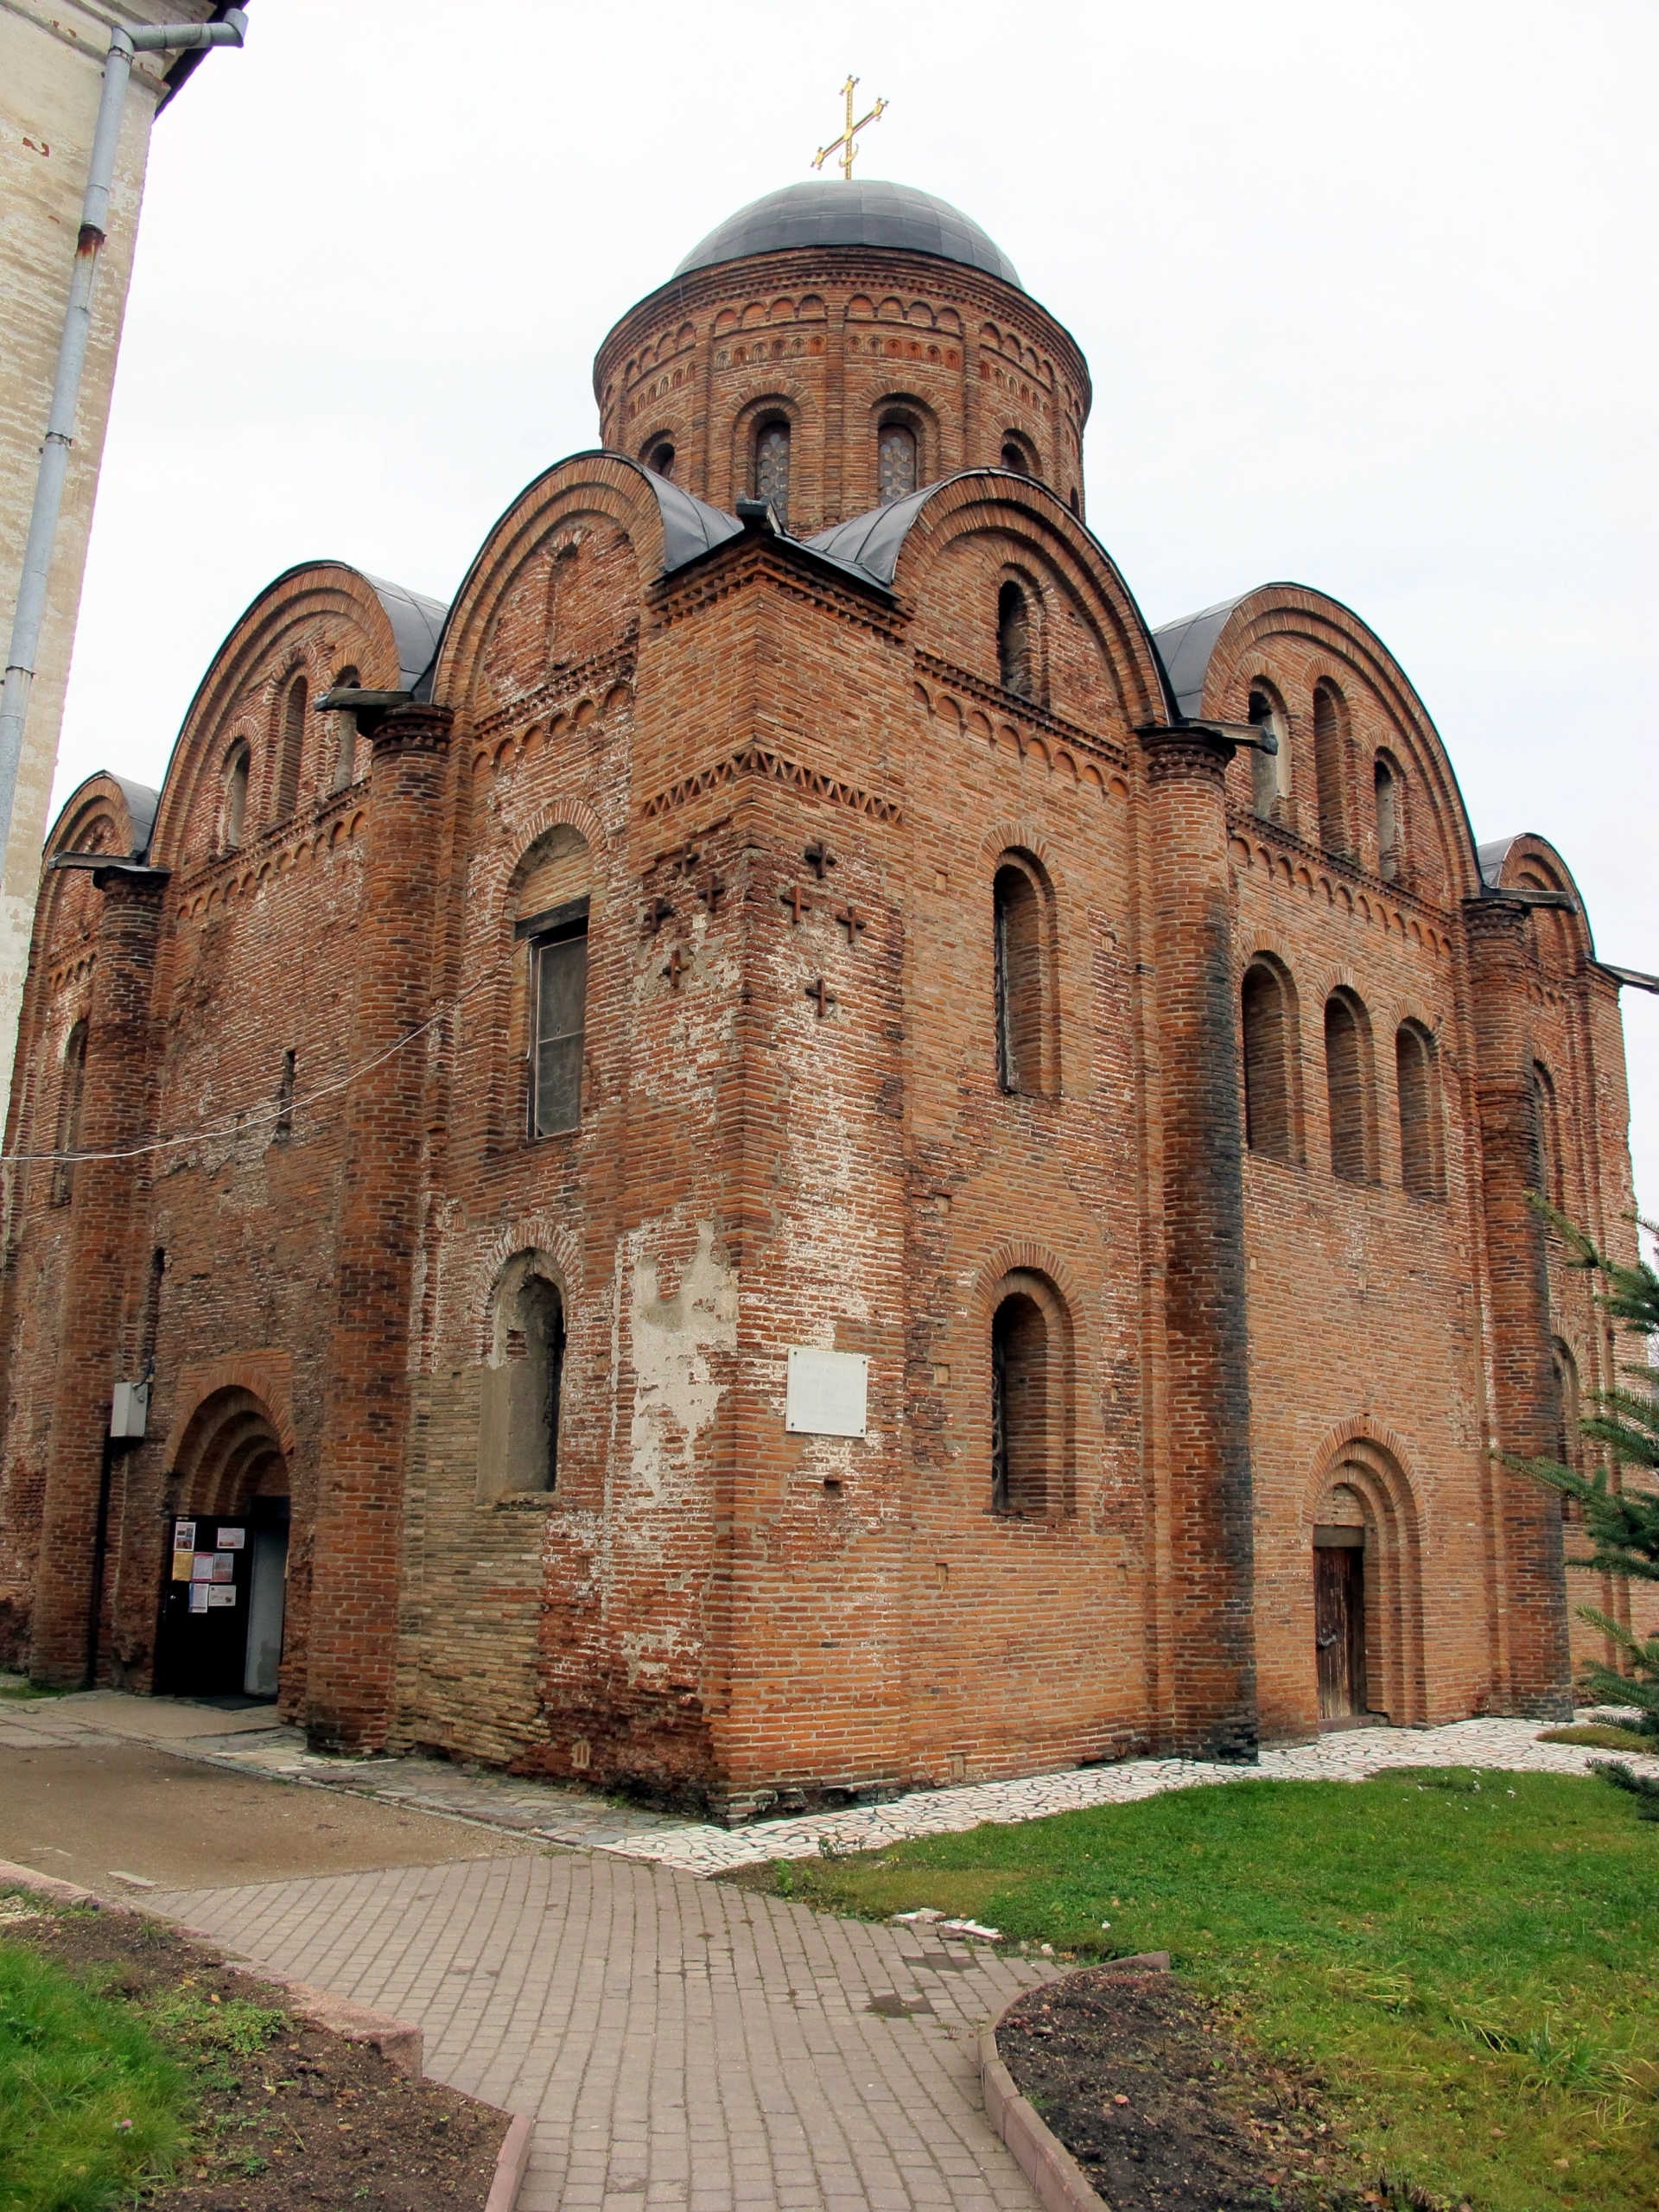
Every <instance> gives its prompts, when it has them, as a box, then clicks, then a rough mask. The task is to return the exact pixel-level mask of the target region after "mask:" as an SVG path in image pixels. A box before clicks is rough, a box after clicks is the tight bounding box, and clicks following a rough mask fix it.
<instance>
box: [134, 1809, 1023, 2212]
mask: <svg viewBox="0 0 1659 2212" xmlns="http://www.w3.org/2000/svg"><path fill="white" fill-rule="evenodd" d="M148 1907H149V1909H150V1910H156V1911H160V1912H162V1913H165V1914H167V1915H168V1916H170V1917H173V1918H176V1919H179V1920H181V1921H183V1922H185V1923H188V1925H190V1926H192V1927H195V1928H200V1929H207V1930H208V1931H210V1932H211V1933H212V1934H213V1936H215V1937H217V1938H218V1939H219V1941H220V1942H223V1943H224V1944H225V1945H226V1950H227V1952H228V1953H231V1954H232V1955H239V1956H243V1957H246V1958H249V1959H251V1960H253V1961H256V1962H257V1963H258V1964H260V1965H263V1966H266V1967H273V1968H275V1969H276V1970H277V1971H278V1972H280V1973H283V1974H294V1975H297V1976H300V1977H301V1978H302V1979H303V1980H307V1981H310V1982H313V1983H316V1984H320V1985H321V1986H323V1987H325V1988H327V1989H329V1990H331V1991H333V1992H334V1993H336V1994H337V1995H340V1996H343V1997H347V1998H351V1999H356V2000H357V2001H358V2002H359V2003H362V2004H366V2005H374V2006H376V2007H378V2009H380V2010H382V2011H385V2012H393V2013H396V2014H397V2016H398V2017H399V2018H404V2019H407V2020H410V2021H414V2022H417V2023H418V2024H420V2025H421V2027H422V2028H423V2030H424V2031H425V2034H426V2054H427V2055H426V2063H427V2070H428V2071H429V2073H431V2074H434V2075H437V2076H438V2077H439V2078H440V2079H441V2080H442V2081H445V2082H450V2083H452V2084H453V2085H454V2087H455V2088H460V2089H463V2090H466V2091H467V2092H468V2093H470V2094H474V2095H477V2096H481V2097H485V2098H487V2099H488V2100H489V2101H491V2102H492V2103H494V2104H499V2105H504V2106H506V2107H509V2108H510V2109H512V2111H515V2112H523V2113H532V2114H533V2115H534V2116H535V2118H536V2121H537V2137H536V2149H535V2152H534V2153H533V2154H532V2158H531V2168H530V2174H529V2177H528V2179H527V2181H526V2183H525V2187H524V2195H523V2196H522V2197H521V2199H520V2204H521V2207H522V2209H523V2212H555V2208H556V2212H639V2208H641V2207H642V2206H643V2207H645V2208H646V2212H655V2208H658V2207H662V2208H668V2207H674V2208H685V2212H733V2208H736V2212H773V2208H776V2212H952V2209H953V2208H957V2207H961V2208H963V2212H969V2208H971V2212H998V2208H1007V2212H1016V2208H1017V2212H1030V2209H1031V2208H1033V2206H1034V2203H1035V2199H1034V2197H1033V2194H1032V2191H1031V2188H1030V2185H1029V2183H1027V2181H1026V2179H1025V2177H1024V2176H1023V2175H1022V2174H1021V2173H1020V2171H1019V2169H1018V2167H1017V2166H1015V2164H1014V2161H1013V2159H1012V2158H1010V2156H1009V2155H1008V2152H1007V2150H1006V2149H1005V2148H1004V2146H1003V2145H1002V2143H1001V2140H1000V2139H998V2138H997V2137H996V2136H995V2135H994V2134H993V2133H992V2132H991V2130H990V2128H989V2126H988V2124H987V2122H986V2120H985V2118H984V2114H983V2112H982V2107H981V2104H980V2095H979V2075H978V2067H977V2063H976V2052H975V2041H976V2034H977V2031H978V2030H979V2028H980V2027H981V2026H982V2024H984V2023H985V2022H986V2021H987V2020H988V2019H990V2018H993V2017H994V2016H995V2014H996V2013H997V2012H1000V2011H1001V2008H1002V2007H1003V2005H1006V2004H1007V2002H1008V2000H1009V1999H1011V1998H1012V1997H1013V1996H1014V1994H1015V1993H1016V1992H1017V1991H1018V1990H1020V1989H1021V1988H1023V1987H1026V1986H1029V1985H1030V1984H1031V1983H1033V1982H1034V1981H1037V1980H1041V1979H1043V1978H1044V1977H1045V1975H1046V1974H1048V1973H1050V1972H1052V1969H1051V1968H1049V1967H1046V1966H1044V1965H1043V1964H1042V1963H1041V1962H1039V1961H1028V1960H1022V1959H1007V1958H1001V1957H998V1956H996V1955H994V1954H992V1953H989V1952H987V1951H983V1950H979V1949H977V1948H973V1947H969V1946H968V1945H965V1944H962V1943H956V1942H943V1941H940V1940H938V1939H937V1938H932V1937H929V1936H919V1935H912V1934H911V1933H910V1932H909V1931H907V1930H906V1931H900V1930H898V1929H888V1928H874V1927H869V1926H867V1925H865V1924H863V1923H859V1922H853V1921H842V1920H835V1919H831V1918H829V1917H828V1916H824V1915H823V1914H819V1913H815V1912H811V1911H809V1910H807V1909H806V1908H805V1907H804V1906H800V1905H791V1904H786V1903H785V1902H784V1901H783V1900H781V1899H779V1898H773V1897H760V1896H756V1895H753V1894H752V1893H750V1892H747V1891H741V1890H737V1889H734V1888H733V1887H731V1886H730V1885H728V1884H725V1883H716V1882H709V1881H700V1880H697V1879H696V1878H693V1877H690V1876H688V1875H685V1874H681V1873H675V1872H671V1871H669V1870H668V1869H666V1868H664V1867H662V1866H651V1865H644V1864H639V1863H635V1862H631V1861H629V1860H627V1859H622V1858H620V1857H616V1856H614V1855H612V1854H608V1853H592V1854H588V1855H582V1856H578V1855H576V1854H574V1853H557V1854H551V1853H550V1854H543V1855H540V1856H534V1857H522V1858H512V1859H492V1860H482V1861H473V1862H470V1863H467V1864H461V1865H454V1866H442V1867H434V1868H429V1869H426V1870H417V1869H404V1870H399V1871H393V1872H385V1873H378V1874H360V1875H356V1876H349V1877H341V1878H337V1879H332V1880H327V1881H299V1882H278V1883H270V1884H262V1885H253V1886H250V1887H244V1888H236V1889H216V1890H180V1891H170V1892H166V1893H161V1894H158V1895H156V1896H155V1897H152V1898H150V1899H149V1900H148Z"/></svg>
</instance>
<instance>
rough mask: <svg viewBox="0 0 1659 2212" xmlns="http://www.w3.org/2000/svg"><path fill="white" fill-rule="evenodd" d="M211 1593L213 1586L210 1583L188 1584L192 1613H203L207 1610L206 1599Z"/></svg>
mask: <svg viewBox="0 0 1659 2212" xmlns="http://www.w3.org/2000/svg"><path fill="white" fill-rule="evenodd" d="M212 1595H213V1586H212V1584H211V1583H207V1582H193V1583H192V1584H191V1585H190V1610H191V1611H192V1612H193V1613H205V1612H206V1611H207V1600H208V1599H209V1598H210V1597H211V1596H212Z"/></svg>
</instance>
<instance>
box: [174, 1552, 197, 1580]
mask: <svg viewBox="0 0 1659 2212" xmlns="http://www.w3.org/2000/svg"><path fill="white" fill-rule="evenodd" d="M194 1557H195V1554H194V1552H188V1551H175V1553H174V1554H173V1580H175V1582H188V1580H190V1563H191V1561H192V1560H194Z"/></svg>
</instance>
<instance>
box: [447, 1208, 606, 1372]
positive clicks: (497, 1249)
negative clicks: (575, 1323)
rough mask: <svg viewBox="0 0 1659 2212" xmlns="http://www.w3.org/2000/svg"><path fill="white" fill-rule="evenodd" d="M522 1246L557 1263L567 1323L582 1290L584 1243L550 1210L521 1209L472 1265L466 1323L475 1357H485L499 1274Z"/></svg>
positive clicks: (555, 1268) (487, 1352)
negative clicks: (523, 1211) (528, 1211)
mask: <svg viewBox="0 0 1659 2212" xmlns="http://www.w3.org/2000/svg"><path fill="white" fill-rule="evenodd" d="M520 1252H539V1253H541V1254H542V1255H543V1256H544V1257H545V1258H546V1259H548V1260H550V1261H551V1262H552V1264H553V1269H554V1273H555V1274H556V1276H557V1277H558V1284H559V1292H560V1295H561V1296H562V1297H563V1300H564V1303H565V1313H566V1325H567V1326H569V1317H570V1315H571V1313H573V1312H574V1310H575V1306H576V1305H577V1302H578V1300H580V1297H581V1294H582V1243H581V1240H580V1238H578V1237H576V1236H574V1235H573V1234H572V1233H571V1231H570V1230H569V1229H568V1228H566V1227H565V1226H564V1225H563V1224H561V1223H557V1222H555V1221H552V1220H551V1219H550V1218H549V1217H548V1216H547V1215H546V1214H520V1215H518V1216H516V1217H514V1218H513V1219H512V1221H510V1222H507V1223H506V1224H504V1226H503V1227H502V1228H501V1229H499V1230H497V1232H496V1234H495V1235H494V1236H493V1237H492V1238H491V1239H490V1241H489V1243H487V1244H486V1246H485V1247H484V1249H482V1250H481V1251H480V1253H479V1254H478V1255H477V1257H476V1259H475V1260H474V1264H473V1267H472V1268H471V1270H470V1274H469V1281H470V1284H471V1289H470V1291H469V1293H468V1297H467V1321H466V1327H467V1336H468V1338H469V1340H470V1344H471V1351H472V1356H473V1359H474V1363H481V1362H483V1361H484V1360H486V1359H487V1358H488V1357H489V1351H490V1316H491V1314H492V1313H493V1310H494V1305H495V1297H496V1293H497V1290H498V1289H499V1286H500V1282H501V1277H502V1274H503V1273H504V1272H505V1268H506V1267H507V1265H508V1263H509V1262H511V1261H512V1260H513V1259H514V1258H516V1257H517V1255H518V1254H519V1253H520Z"/></svg>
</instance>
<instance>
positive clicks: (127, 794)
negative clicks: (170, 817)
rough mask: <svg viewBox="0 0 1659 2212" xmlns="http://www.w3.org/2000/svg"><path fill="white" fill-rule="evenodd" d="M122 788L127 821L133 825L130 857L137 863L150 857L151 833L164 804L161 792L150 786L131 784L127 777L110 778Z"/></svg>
mask: <svg viewBox="0 0 1659 2212" xmlns="http://www.w3.org/2000/svg"><path fill="white" fill-rule="evenodd" d="M110 781H111V783H112V784H118V785H120V787H121V796H122V798H124V799H125V801H126V802H127V819H128V821H129V822H130V823H131V825H132V847H131V851H130V858H131V859H133V860H135V861H142V860H147V859H148V858H149V833H150V831H151V830H152V829H154V828H155V827H156V808H157V807H158V806H160V804H161V803H162V795H161V793H160V791H151V789H150V788H149V785H148V784H135V783H130V782H129V780H128V779H127V778H126V777H125V776H114V775H112V776H111V778H110Z"/></svg>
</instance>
